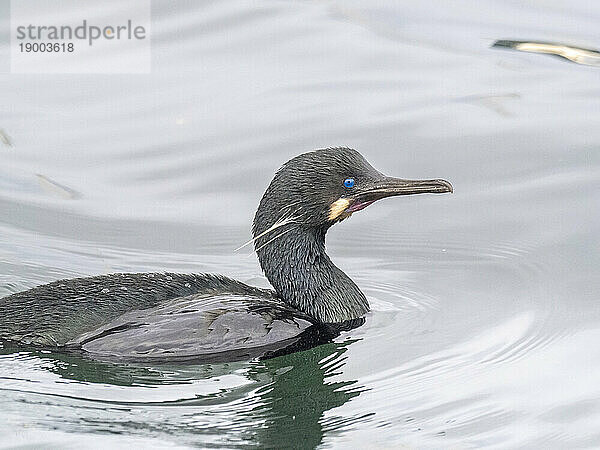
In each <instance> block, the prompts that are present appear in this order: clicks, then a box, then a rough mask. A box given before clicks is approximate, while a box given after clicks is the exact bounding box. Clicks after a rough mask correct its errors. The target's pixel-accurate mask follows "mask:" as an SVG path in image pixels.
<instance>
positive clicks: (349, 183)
mask: <svg viewBox="0 0 600 450" xmlns="http://www.w3.org/2000/svg"><path fill="white" fill-rule="evenodd" d="M344 186H346V187H347V188H351V187H354V178H346V179H345V180H344Z"/></svg>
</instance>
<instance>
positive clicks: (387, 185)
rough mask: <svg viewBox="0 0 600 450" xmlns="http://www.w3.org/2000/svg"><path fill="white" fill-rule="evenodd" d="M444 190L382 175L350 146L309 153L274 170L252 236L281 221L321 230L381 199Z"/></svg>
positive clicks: (441, 185)
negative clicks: (273, 175)
mask: <svg viewBox="0 0 600 450" xmlns="http://www.w3.org/2000/svg"><path fill="white" fill-rule="evenodd" d="M444 192H452V185H451V184H450V183H449V182H448V181H445V180H440V179H435V180H404V179H400V178H392V177H387V176H385V175H383V174H382V173H381V172H379V171H377V170H376V169H374V168H373V166H371V165H370V164H369V163H368V162H367V160H365V158H363V156H362V155H361V154H360V153H358V152H357V151H356V150H353V149H350V148H345V147H337V148H326V149H321V150H315V151H312V152H308V153H304V154H301V155H299V156H296V157H295V158H292V159H291V160H289V161H288V162H286V163H285V164H284V165H283V166H282V167H281V168H280V169H279V170H278V171H277V173H276V174H275V177H274V178H273V180H272V181H271V184H270V185H269V187H268V188H267V190H266V192H265V194H264V196H263V198H262V200H261V202H260V205H259V208H258V211H257V212H256V216H255V219H254V229H253V231H254V236H255V237H256V236H257V235H259V234H260V233H264V232H265V231H266V230H267V229H268V228H269V227H273V226H277V224H279V223H281V222H282V221H289V222H292V223H294V224H295V225H296V226H299V227H311V228H321V229H325V230H326V229H327V228H329V227H330V226H331V225H333V224H335V223H337V222H339V221H341V220H343V219H346V218H347V217H350V215H352V213H354V212H356V211H359V210H361V209H364V208H366V207H367V206H369V205H370V204H371V203H373V202H375V201H376V200H380V199H382V198H386V197H391V196H395V195H410V194H423V193H434V194H437V193H444Z"/></svg>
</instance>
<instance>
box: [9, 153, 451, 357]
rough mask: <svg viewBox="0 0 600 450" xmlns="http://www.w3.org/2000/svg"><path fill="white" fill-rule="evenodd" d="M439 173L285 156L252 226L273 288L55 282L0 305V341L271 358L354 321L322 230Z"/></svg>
mask: <svg viewBox="0 0 600 450" xmlns="http://www.w3.org/2000/svg"><path fill="white" fill-rule="evenodd" d="M451 191H452V187H451V185H450V183H448V182H447V181H444V180H423V181H411V180H400V179H394V178H389V177H385V176H384V175H382V174H381V173H380V172H378V171H377V170H375V169H374V168H373V167H372V166H371V165H370V164H369V163H368V162H367V161H366V160H365V159H364V158H363V157H362V156H361V155H360V154H359V153H358V152H357V151H355V150H352V149H348V148H330V149H323V150H317V151H314V152H309V153H305V154H302V155H300V156H297V157H296V158H293V159H291V160H290V161H288V162H287V163H285V164H284V165H283V166H282V167H281V169H279V171H278V172H277V173H276V175H275V177H274V178H273V180H272V181H271V183H270V185H269V187H268V188H267V190H266V192H265V194H264V196H263V198H262V200H261V202H260V205H259V207H258V210H257V212H256V215H255V218H254V224H253V228H252V231H253V235H254V244H255V249H256V252H257V254H258V258H259V261H260V264H261V267H262V269H263V271H264V273H265V275H266V277H267V278H268V280H269V281H270V282H271V284H272V285H273V287H274V288H275V291H271V290H267V289H259V288H255V287H251V286H248V285H246V284H244V283H241V282H239V281H235V280H232V279H230V278H226V277H223V276H219V275H208V274H200V275H197V274H192V275H185V274H175V273H155V274H112V275H102V276H96V277H88V278H77V279H72V280H63V281H56V282H53V283H50V284H46V285H43V286H39V287H36V288H33V289H30V290H28V291H25V292H20V293H17V294H13V295H10V296H8V297H5V298H3V299H1V300H0V340H2V341H4V342H10V343H11V345H20V346H23V345H25V346H38V347H45V348H56V349H61V350H64V351H78V352H84V353H85V354H88V355H91V356H93V357H96V358H106V359H128V360H148V359H151V360H172V359H186V360H187V359H198V360H203V361H213V360H228V359H241V358H252V357H256V356H275V355H279V354H283V353H286V352H289V351H296V350H300V349H303V348H308V347H311V346H314V345H316V344H319V343H322V342H325V341H328V340H330V339H331V338H332V337H334V336H336V335H337V334H339V331H340V330H343V329H348V328H351V327H354V326H357V325H360V324H361V323H362V322H363V321H364V319H363V318H362V317H363V316H364V314H365V313H366V312H367V311H368V310H369V305H368V302H367V299H366V298H365V296H364V294H363V293H362V292H361V291H360V289H359V288H358V287H357V286H356V284H354V282H353V281H352V280H351V279H350V278H349V277H348V276H347V275H346V274H345V273H343V272H342V271H341V270H340V269H339V268H338V267H336V266H335V265H334V264H333V262H332V261H331V260H330V259H329V257H328V256H327V254H326V253H325V234H326V233H327V230H328V229H329V227H331V226H332V225H333V224H335V223H336V222H339V221H341V220H343V219H345V218H347V217H349V216H350V215H351V214H352V213H353V212H355V211H358V210H360V209H363V208H365V207H366V206H368V205H369V204H371V203H372V202H374V201H376V200H378V199H380V198H384V197H389V196H392V195H406V194H416V193H423V192H431V193H437V192H451Z"/></svg>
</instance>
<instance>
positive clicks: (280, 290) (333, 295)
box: [255, 224, 369, 323]
mask: <svg viewBox="0 0 600 450" xmlns="http://www.w3.org/2000/svg"><path fill="white" fill-rule="evenodd" d="M255 230H256V228H255ZM326 233H327V227H322V228H313V227H302V226H298V225H297V224H289V225H286V226H284V227H281V228H279V229H278V230H276V231H275V232H274V234H276V235H278V237H277V238H276V239H274V240H273V241H271V242H268V241H269V239H271V238H272V236H269V235H266V236H264V237H261V238H259V239H257V240H256V249H257V254H258V259H259V261H260V265H261V267H262V269H263V271H264V273H265V275H266V277H267V279H268V280H269V281H270V283H271V284H272V285H273V287H274V288H275V290H276V291H277V294H278V295H279V296H280V297H281V299H282V300H283V301H285V302H286V303H288V304H289V305H290V306H292V307H294V308H296V309H298V310H300V311H302V312H304V313H306V314H308V315H310V316H311V317H313V318H315V319H316V320H318V321H319V322H322V323H337V322H344V321H346V320H352V319H357V318H359V317H362V316H363V315H364V314H365V313H366V312H367V311H369V304H368V302H367V299H366V298H365V295H364V294H363V293H362V292H361V291H360V289H359V288H358V286H356V284H354V282H353V281H352V280H351V279H350V278H349V277H348V276H347V275H346V274H345V273H344V272H342V271H341V270H340V269H339V268H338V267H337V266H336V265H335V264H333V262H332V261H331V259H329V256H327V253H325V234H326ZM267 242H268V243H267Z"/></svg>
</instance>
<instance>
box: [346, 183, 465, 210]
mask: <svg viewBox="0 0 600 450" xmlns="http://www.w3.org/2000/svg"><path fill="white" fill-rule="evenodd" d="M445 192H453V188H452V185H451V184H450V182H448V181H446V180H440V179H436V180H403V179H401V178H392V177H383V178H382V179H380V180H378V181H377V182H374V183H373V184H372V185H370V186H365V187H364V188H362V189H360V190H359V191H358V192H356V193H355V194H353V195H352V196H350V197H348V199H349V200H350V204H349V205H348V207H347V209H346V212H347V213H353V212H355V211H359V210H361V209H363V208H366V207H367V206H369V205H370V204H371V203H373V202H375V201H377V200H381V199H382V198H386V197H393V196H396V195H412V194H443V193H445Z"/></svg>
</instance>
